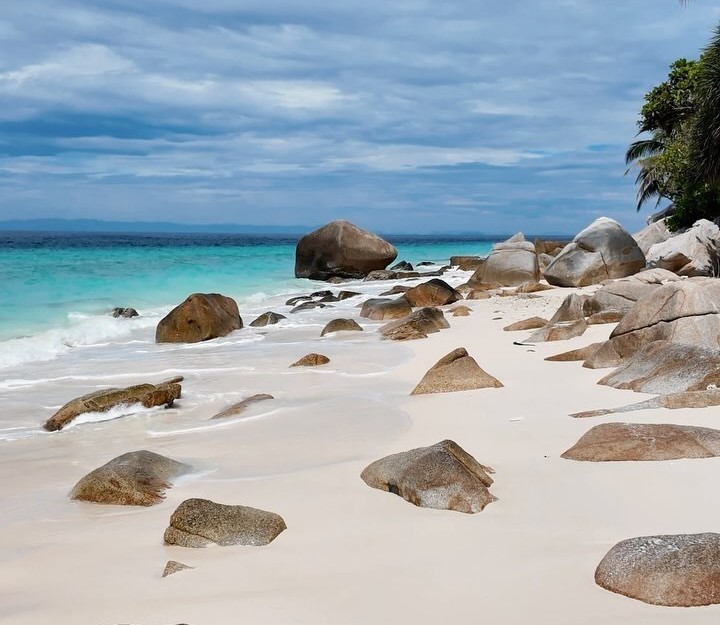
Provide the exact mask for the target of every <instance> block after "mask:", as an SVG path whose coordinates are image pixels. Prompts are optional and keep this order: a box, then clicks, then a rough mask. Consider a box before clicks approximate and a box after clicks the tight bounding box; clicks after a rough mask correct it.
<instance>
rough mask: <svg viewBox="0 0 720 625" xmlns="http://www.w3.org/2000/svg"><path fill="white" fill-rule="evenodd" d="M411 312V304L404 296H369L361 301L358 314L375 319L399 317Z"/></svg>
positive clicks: (382, 319) (383, 319)
mask: <svg viewBox="0 0 720 625" xmlns="http://www.w3.org/2000/svg"><path fill="white" fill-rule="evenodd" d="M411 312H412V306H410V303H409V302H408V301H407V300H406V299H405V298H404V297H397V298H395V299H386V298H371V299H369V300H367V301H366V302H365V303H363V306H362V308H361V309H360V316H361V317H363V318H365V319H373V320H375V321H385V320H387V319H401V318H402V317H405V316H407V315H409V314H410V313H411Z"/></svg>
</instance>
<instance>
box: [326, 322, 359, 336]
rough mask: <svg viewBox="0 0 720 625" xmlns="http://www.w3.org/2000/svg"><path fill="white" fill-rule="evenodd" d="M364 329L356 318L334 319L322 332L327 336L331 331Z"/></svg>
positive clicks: (357, 330)
mask: <svg viewBox="0 0 720 625" xmlns="http://www.w3.org/2000/svg"><path fill="white" fill-rule="evenodd" d="M362 331H363V329H362V328H361V327H360V325H359V324H358V323H357V321H355V320H354V319H333V320H332V321H331V322H330V323H328V324H327V325H326V326H325V327H324V328H323V330H322V332H321V333H320V336H325V335H326V334H330V333H331V332H362Z"/></svg>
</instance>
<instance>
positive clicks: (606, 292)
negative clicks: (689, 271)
mask: <svg viewBox="0 0 720 625" xmlns="http://www.w3.org/2000/svg"><path fill="white" fill-rule="evenodd" d="M677 280H680V278H679V277H678V276H677V275H675V274H674V273H672V272H670V271H667V270H666V269H647V270H645V271H641V272H640V273H636V274H635V275H634V276H630V277H628V278H623V279H622V280H615V281H614V282H610V283H608V284H605V285H604V286H602V287H601V288H599V289H598V290H597V291H595V293H594V294H593V295H592V297H590V299H589V300H588V301H587V303H586V305H585V313H586V314H587V315H593V314H595V313H599V312H604V311H607V310H619V311H623V312H624V311H627V310H630V309H631V308H632V307H633V306H634V305H635V302H637V301H638V300H639V299H641V298H643V297H645V296H647V295H650V293H652V292H653V291H654V290H655V289H656V288H657V287H659V286H661V285H663V284H667V283H668V282H675V281H677Z"/></svg>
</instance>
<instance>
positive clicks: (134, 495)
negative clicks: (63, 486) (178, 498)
mask: <svg viewBox="0 0 720 625" xmlns="http://www.w3.org/2000/svg"><path fill="white" fill-rule="evenodd" d="M189 470H190V467H189V466H188V465H186V464H183V463H182V462H178V461H177V460H173V459H171V458H166V457H165V456H161V455H160V454H156V453H153V452H151V451H145V450H141V451H131V452H129V453H126V454H123V455H122V456H118V457H117V458H113V459H112V460H110V462H107V463H106V464H104V465H102V466H101V467H98V468H97V469H95V470H94V471H91V472H90V473H88V474H87V475H86V476H85V477H84V478H82V479H81V480H80V481H79V482H78V483H77V484H76V485H75V488H73V489H72V491H71V493H70V499H77V500H79V501H91V502H94V503H104V504H114V505H117V506H152V505H153V504H156V503H160V502H161V501H162V500H163V499H164V498H165V495H164V493H165V489H166V488H170V486H171V483H170V482H171V480H172V479H173V478H175V477H178V476H179V475H182V474H183V473H186V472H187V471H189Z"/></svg>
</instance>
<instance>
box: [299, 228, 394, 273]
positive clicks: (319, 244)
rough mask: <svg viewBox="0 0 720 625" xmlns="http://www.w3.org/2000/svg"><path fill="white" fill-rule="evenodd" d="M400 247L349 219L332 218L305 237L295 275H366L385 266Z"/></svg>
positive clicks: (301, 244) (301, 241)
mask: <svg viewBox="0 0 720 625" xmlns="http://www.w3.org/2000/svg"><path fill="white" fill-rule="evenodd" d="M396 258H397V250H396V249H395V248H394V247H393V246H392V245H391V244H390V243H388V242H387V241H385V240H384V239H382V238H380V237H379V236H377V235H375V234H373V233H372V232H368V231H367V230H363V229H362V228H358V227H357V226H355V225H354V224H351V223H350V222H348V221H343V220H338V221H331V222H330V223H329V224H327V225H325V226H323V227H322V228H319V229H317V230H314V231H313V232H311V233H309V234H306V235H305V236H304V237H302V238H301V239H300V240H299V241H298V244H297V248H296V250H295V277H297V278H310V279H312V280H327V279H329V278H332V277H340V278H363V277H365V276H367V275H368V274H369V273H370V272H371V271H375V270H378V269H385V268H386V267H387V266H388V265H389V264H390V263H391V262H393V261H394V260H395V259H396Z"/></svg>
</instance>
